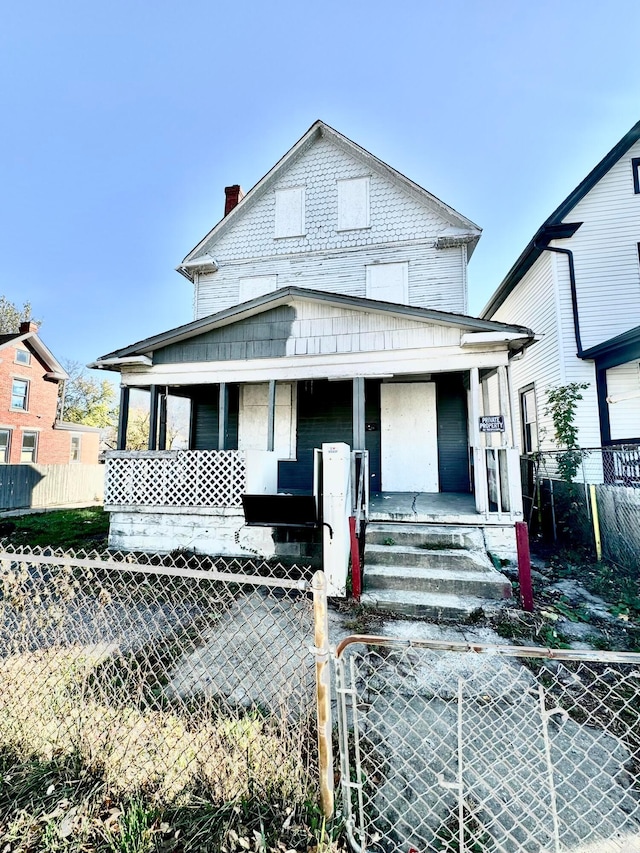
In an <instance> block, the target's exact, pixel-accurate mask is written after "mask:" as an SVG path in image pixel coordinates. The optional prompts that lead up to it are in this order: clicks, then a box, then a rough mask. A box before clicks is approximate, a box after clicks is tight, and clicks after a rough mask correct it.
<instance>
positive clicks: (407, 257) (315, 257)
mask: <svg viewBox="0 0 640 853" xmlns="http://www.w3.org/2000/svg"><path fill="white" fill-rule="evenodd" d="M464 248H465V247H455V248H450V249H436V248H435V247H434V246H433V244H426V245H425V244H424V243H423V244H421V245H419V246H415V245H414V246H395V247H392V246H382V247H379V246H376V247H374V246H372V247H367V246H364V247H362V248H358V249H356V250H351V251H348V250H343V251H340V252H331V253H324V252H318V253H317V254H311V255H307V256H304V257H273V256H272V257H269V258H260V259H255V260H253V259H251V260H248V261H246V262H234V263H232V264H231V263H230V264H226V265H224V266H221V268H220V271H219V272H217V273H215V274H211V275H209V276H202V275H201V276H200V279H199V284H198V291H197V304H196V319H199V318H200V317H206V316H208V315H209V314H213V313H214V312H216V311H222V310H223V309H225V308H230V307H231V306H233V305H237V304H238V303H239V302H242V301H243V300H242V298H241V294H240V281H241V280H242V279H243V278H260V277H262V276H266V275H274V276H275V275H277V277H278V281H277V287H278V288H283V287H292V286H293V287H306V288H309V289H310V290H325V291H329V292H331V293H340V294H343V295H345V296H366V295H367V293H366V270H365V267H366V266H367V265H370V264H375V262H376V261H379V262H380V264H385V263H408V262H409V261H410V262H411V276H410V279H409V298H408V303H409V305H415V306H416V307H419V308H433V309H435V310H438V311H452V312H454V313H458V314H462V313H464V312H465V307H466V294H465V277H464V269H465V252H464Z"/></svg>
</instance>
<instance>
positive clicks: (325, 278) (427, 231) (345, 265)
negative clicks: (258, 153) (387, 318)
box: [196, 139, 466, 317]
mask: <svg viewBox="0 0 640 853" xmlns="http://www.w3.org/2000/svg"><path fill="white" fill-rule="evenodd" d="M362 177H369V178H370V181H369V185H370V224H369V227H366V228H358V229H353V230H348V231H339V230H338V184H337V182H338V180H345V179H350V178H362ZM295 185H299V186H305V188H306V189H305V198H306V202H305V229H306V234H305V235H304V236H303V237H289V238H284V239H278V240H276V239H274V223H275V192H276V190H278V189H282V188H286V187H291V186H295ZM238 214H239V215H238V217H237V220H236V221H235V222H233V223H230V226H229V228H228V230H227V231H226V232H225V233H223V234H222V235H221V236H220V237H219V238H218V239H215V238H214V239H213V240H212V241H210V242H208V243H205V244H204V245H203V246H202V247H201V249H200V254H205V253H206V252H208V251H211V252H212V253H213V255H214V256H215V258H216V260H217V262H218V264H219V270H218V272H216V273H215V274H214V275H212V276H201V277H200V280H199V285H198V289H197V305H196V317H204V316H206V315H208V314H211V313H213V312H214V311H217V310H220V309H222V308H226V307H230V306H231V305H234V304H238V303H239V302H240V293H239V287H240V279H241V278H245V277H251V276H256V275H277V276H278V287H286V286H288V285H297V286H299V287H309V288H312V289H313V288H315V289H319V290H329V291H334V292H337V293H344V294H348V295H354V296H364V295H365V269H364V267H365V265H366V264H371V263H375V262H376V261H379V262H385V261H386V262H391V261H400V262H401V261H409V262H410V269H409V301H410V303H411V304H414V305H421V306H425V307H433V308H441V309H443V310H447V311H459V312H462V311H464V310H465V286H466V283H465V282H466V280H465V269H464V268H465V263H464V259H465V257H466V254H465V250H464V247H459V248H454V249H446V250H437V249H436V248H435V242H436V239H437V237H438V235H439V234H441V233H442V232H443V231H445V230H446V229H447V228H449V227H450V226H451V222H449V221H447V220H446V219H445V218H444V217H443V216H441V215H440V213H439V212H437V211H436V209H435V208H432V207H430V206H428V205H427V204H425V203H423V202H422V201H420V200H419V199H418V197H417V195H414V194H413V193H412V192H411V191H409V190H407V189H406V188H404V187H402V186H401V185H400V184H398V183H396V182H395V181H393V180H391V179H390V178H388V177H387V176H386V175H382V174H379V173H377V172H375V171H372V169H371V168H370V167H369V166H368V165H367V164H365V163H363V162H362V161H361V160H359V159H358V158H356V157H355V156H353V155H352V154H351V153H350V152H348V151H346V150H344V149H343V148H342V147H340V146H338V145H336V144H335V143H334V142H332V141H329V140H328V139H321V140H319V141H317V142H316V143H315V144H314V145H312V146H311V147H310V148H309V149H307V151H305V152H303V153H302V155H301V156H299V158H298V159H297V160H296V162H295V163H292V164H291V165H290V166H289V168H288V169H287V170H286V171H285V173H284V174H283V175H282V176H281V178H280V180H279V181H278V182H277V183H275V184H274V185H273V186H272V187H269V188H268V189H267V190H266V191H265V192H264V194H263V195H262V196H261V197H260V198H259V199H258V200H257V201H256V202H255V203H254V204H253V206H251V207H249V208H247V209H246V210H243V211H238ZM403 243H404V244H408V245H404V246H403V245H402V244H403Z"/></svg>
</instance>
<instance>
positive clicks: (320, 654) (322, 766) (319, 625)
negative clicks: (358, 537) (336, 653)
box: [311, 571, 333, 820]
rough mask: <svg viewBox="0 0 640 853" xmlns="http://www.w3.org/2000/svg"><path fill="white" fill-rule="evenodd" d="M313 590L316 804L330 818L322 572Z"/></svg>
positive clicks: (330, 753)
mask: <svg viewBox="0 0 640 853" xmlns="http://www.w3.org/2000/svg"><path fill="white" fill-rule="evenodd" d="M311 588H312V590H313V624H314V631H315V640H314V642H315V648H314V650H313V651H314V653H315V656H316V710H317V717H318V773H319V776H320V807H321V808H322V814H323V815H324V816H325V818H327V820H328V819H329V818H331V817H333V746H332V743H331V674H330V670H329V617H328V614H327V580H326V577H325V574H324V572H320V571H318V572H316V573H315V574H314V576H313V580H312V582H311Z"/></svg>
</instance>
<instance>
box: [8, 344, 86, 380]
mask: <svg viewBox="0 0 640 853" xmlns="http://www.w3.org/2000/svg"><path fill="white" fill-rule="evenodd" d="M10 343H13V344H18V343H24V344H26V346H27V348H28V349H31V350H33V352H34V353H35V354H36V355H37V356H38V358H39V359H40V361H42V362H43V364H44V365H45V366H46V368H47V373H46V374H45V376H46V378H47V379H58V380H63V379H68V378H69V374H68V373H67V371H66V370H65V369H64V367H63V366H62V365H61V364H60V362H59V361H58V359H57V358H56V357H55V356H54V354H53V353H52V352H51V350H50V349H49V347H48V346H46V344H44V343H43V342H42V341H41V340H40V338H39V337H38V335H37V333H36V332H24V333H20V332H15V333H14V334H8V335H0V350H1V349H4V348H5V347H6V346H8V345H9V344H10Z"/></svg>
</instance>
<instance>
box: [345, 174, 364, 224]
mask: <svg viewBox="0 0 640 853" xmlns="http://www.w3.org/2000/svg"><path fill="white" fill-rule="evenodd" d="M368 227H369V178H350V179H349V180H346V181H338V231H351V230H353V229H354V228H368Z"/></svg>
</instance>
